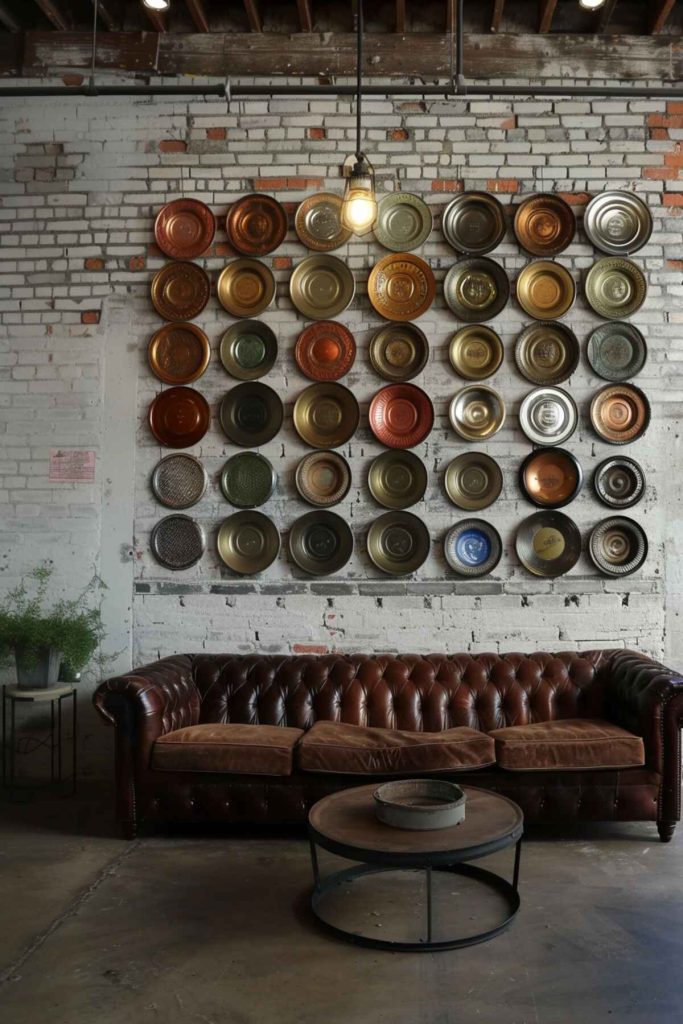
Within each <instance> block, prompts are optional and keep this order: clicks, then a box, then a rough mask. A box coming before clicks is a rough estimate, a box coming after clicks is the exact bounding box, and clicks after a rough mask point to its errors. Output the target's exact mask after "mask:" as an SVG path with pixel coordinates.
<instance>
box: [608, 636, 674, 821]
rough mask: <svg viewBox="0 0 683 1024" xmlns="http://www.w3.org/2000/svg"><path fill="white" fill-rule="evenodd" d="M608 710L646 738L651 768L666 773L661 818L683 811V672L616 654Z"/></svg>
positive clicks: (636, 656) (641, 657) (631, 655)
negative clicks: (682, 757) (682, 796)
mask: <svg viewBox="0 0 683 1024" xmlns="http://www.w3.org/2000/svg"><path fill="white" fill-rule="evenodd" d="M607 713H608V714H609V716H610V718H612V720H613V721H615V722H616V723H617V724H618V725H621V726H623V727H624V728H626V729H630V731H631V732H637V733H639V734H640V735H641V736H643V738H644V741H645V756H646V759H647V764H648V767H650V768H653V769H654V770H655V771H658V772H660V773H661V774H662V788H661V794H660V806H659V809H658V815H657V817H658V818H659V819H660V820H667V821H678V820H679V818H680V815H681V726H683V676H681V675H679V674H678V673H676V672H674V671H672V670H671V669H668V668H666V667H665V666H664V665H661V664H660V663H659V662H656V661H653V660H652V659H651V658H648V657H647V656H646V655H644V654H638V653H637V652H636V651H620V652H618V653H617V654H615V655H614V657H613V659H612V663H611V665H610V671H609V675H608V679H607Z"/></svg>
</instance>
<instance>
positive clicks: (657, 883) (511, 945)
mask: <svg viewBox="0 0 683 1024" xmlns="http://www.w3.org/2000/svg"><path fill="white" fill-rule="evenodd" d="M109 807H110V794H109V793H108V792H105V793H101V794H94V795H93V796H92V797H88V798H85V797H80V798H79V799H77V800H58V799H52V800H46V799H36V800H34V801H33V802H32V803H30V804H27V805H19V804H16V803H7V802H5V803H2V804H0V815H1V817H2V821H1V823H0V915H1V917H2V927H1V928H0V1020H1V1021H2V1022H3V1024H37V1022H42V1021H49V1022H50V1024H95V1022H97V1024H114V1022H115V1024H124V1022H125V1024H146V1022H155V1021H160V1022H161V1021H163V1022H164V1024H175V1022H179V1024H180V1022H199V1024H271V1022H272V1024H456V1022H457V1024H470V1022H484V1024H489V1022H496V1024H569V1022H572V1024H577V1022H581V1024H601V1022H603V1021H605V1022H607V1021H610V1022H611V1021H614V1022H616V1021H619V1024H655V1022H656V1024H660V1022H661V1024H669V1022H670V1024H679V1022H680V1021H681V1020H683V972H682V971H681V963H682V962H683V884H682V882H681V867H682V866H683V830H682V829H680V828H679V830H678V834H677V835H676V837H675V839H674V841H673V843H671V844H670V845H668V846H664V845H661V844H660V843H659V842H658V840H657V838H656V834H655V830H654V826H652V825H621V826H604V827H597V826H596V827H594V828H593V827H592V828H585V827H584V828H583V829H581V831H580V832H577V831H574V832H571V831H567V832H566V834H565V835H560V834H559V833H557V832H551V831H548V830H545V831H541V830H533V831H532V833H531V835H530V836H529V837H528V839H527V841H526V845H525V850H524V855H523V861H522V881H521V896H522V909H521V911H520V913H519V916H518V917H517V919H516V921H515V922H514V923H513V925H512V927H511V928H510V929H509V930H508V931H507V932H505V933H503V934H502V935H500V936H498V937H497V938H495V939H493V940H492V941H491V942H489V943H486V944H483V945H479V946H475V947H471V948H469V949H465V950H460V951H455V952H447V953H429V954H396V953H381V952H376V951H373V950H366V949H360V948H357V947H354V946H351V945H347V944H344V943H342V942H339V941H337V940H335V939H334V938H332V937H328V936H327V935H326V934H323V933H322V932H321V931H320V929H319V927H318V926H316V924H315V922H313V921H312V920H311V918H310V915H309V912H308V909H307V892H308V889H309V886H310V882H311V878H310V865H309V859H308V848H307V844H306V842H305V840H304V839H303V837H302V835H300V834H296V833H291V832H290V833H288V834H284V835H283V834H282V833H280V834H277V835H272V834H269V835H264V834H254V833H251V834H246V833H244V834H242V835H240V836H235V835H234V834H226V833H222V834H217V833H215V832H214V833H211V834H206V833H204V834H202V835H188V834H187V833H185V834H178V833H175V834H170V833H169V834H165V835H159V834H156V835H149V836H145V837H143V838H142V839H139V840H137V841H135V842H133V843H126V842H123V841H122V840H119V839H118V838H117V837H116V836H115V832H114V829H113V823H112V822H111V820H110V812H109ZM498 857H499V860H498V861H497V866H498V867H499V868H500V869H501V870H506V869H507V867H508V865H509V863H510V861H509V858H508V859H507V860H506V855H504V854H501V855H498ZM330 866H336V865H333V864H332V860H331V859H329V860H326V861H325V867H330ZM412 881H415V880H414V879H413V880H412ZM361 884H363V885H368V882H367V880H364V882H363V883H361ZM405 884H406V885H407V884H412V883H411V879H410V878H408V879H407V881H406V883H405ZM439 884H440V893H441V897H442V898H441V900H439V901H438V907H437V912H438V916H439V920H438V924H439V926H440V927H443V926H444V925H447V924H448V907H449V906H451V905H452V904H453V903H454V902H455V900H454V899H449V896H450V894H451V893H452V892H458V893H461V895H463V898H464V899H465V906H464V908H463V906H462V905H461V906H460V913H461V921H462V920H465V922H468V921H469V920H470V918H476V914H475V913H474V912H473V911H474V910H476V907H475V905H474V904H473V903H472V902H471V901H470V902H467V900H468V896H467V893H463V891H462V890H463V884H462V882H460V880H452V879H449V878H442V879H441V881H440V883H439ZM399 891H400V892H401V895H406V896H408V894H407V893H403V891H402V890H398V889H397V890H390V889H388V888H387V886H386V885H384V886H379V887H378V888H376V889H374V890H372V892H371V890H369V889H367V890H366V895H365V900H366V902H364V899H363V894H362V893H360V892H359V894H358V895H357V896H356V897H355V902H353V903H348V904H345V905H344V909H345V910H346V911H347V912H348V913H351V911H353V912H354V913H355V914H357V915H358V918H357V919H358V922H359V925H360V926H362V927H364V928H365V929H367V930H368V932H369V933H370V934H373V929H374V930H375V932H374V933H378V930H379V929H382V935H384V936H386V935H389V934H391V933H392V927H397V922H398V917H397V907H396V893H397V892H399ZM411 891H414V892H415V893H416V895H415V898H414V899H413V900H412V904H411V903H410V897H409V896H408V907H410V906H411V905H412V907H413V909H414V910H415V911H416V912H417V913H420V914H421V912H422V910H423V909H424V907H423V903H422V902H421V901H422V895H421V893H422V888H421V886H419V885H418V887H417V889H416V890H411ZM392 893H393V896H392ZM481 909H482V911H484V910H485V912H486V913H491V912H492V911H493V909H494V908H492V907H491V906H488V905H487V907H486V908H484V905H483V904H482V905H481ZM408 918H410V914H409V915H408ZM403 920H406V918H405V917H404V918H403ZM477 923H478V919H477V920H474V922H473V924H472V925H469V927H476V924H477Z"/></svg>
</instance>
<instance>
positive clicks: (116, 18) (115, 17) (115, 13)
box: [97, 0, 123, 32]
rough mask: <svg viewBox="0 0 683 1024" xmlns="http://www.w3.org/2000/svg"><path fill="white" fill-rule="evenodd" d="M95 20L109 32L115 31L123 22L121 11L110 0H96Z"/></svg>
mask: <svg viewBox="0 0 683 1024" xmlns="http://www.w3.org/2000/svg"><path fill="white" fill-rule="evenodd" d="M97 20H98V22H101V24H102V25H104V27H105V28H106V29H107V30H108V31H109V32H116V31H117V30H118V29H120V28H121V25H122V24H123V11H122V10H121V8H120V7H119V6H118V5H117V4H116V5H115V4H114V3H112V0H97Z"/></svg>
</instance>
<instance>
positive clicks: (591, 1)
mask: <svg viewBox="0 0 683 1024" xmlns="http://www.w3.org/2000/svg"><path fill="white" fill-rule="evenodd" d="M604 6H605V0H579V7H583V9H584V10H585V11H599V10H600V8H601V7H604Z"/></svg>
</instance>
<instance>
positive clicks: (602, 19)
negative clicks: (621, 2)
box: [597, 0, 617, 32]
mask: <svg viewBox="0 0 683 1024" xmlns="http://www.w3.org/2000/svg"><path fill="white" fill-rule="evenodd" d="M616 6H617V0H607V3H606V4H605V6H604V7H603V8H602V9H601V10H600V11H599V12H598V14H599V16H598V25H597V31H598V32H606V31H607V28H608V26H609V23H610V21H611V20H612V15H613V14H614V8H615V7H616Z"/></svg>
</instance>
